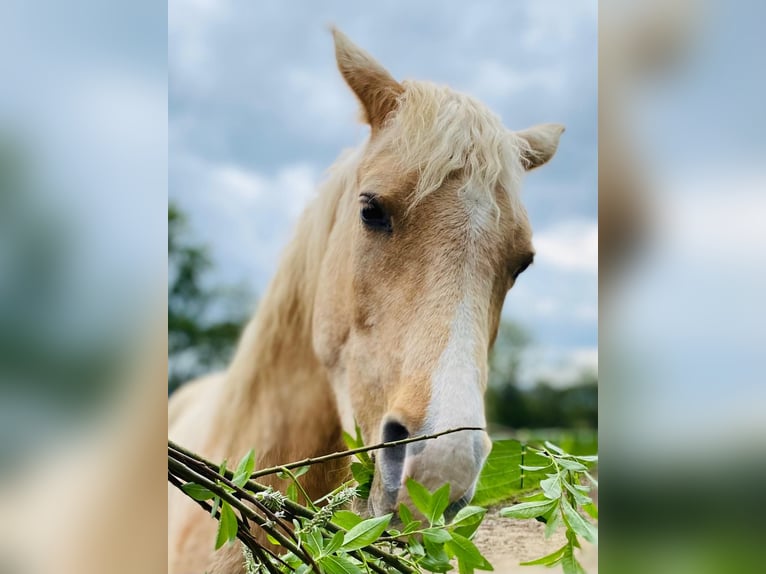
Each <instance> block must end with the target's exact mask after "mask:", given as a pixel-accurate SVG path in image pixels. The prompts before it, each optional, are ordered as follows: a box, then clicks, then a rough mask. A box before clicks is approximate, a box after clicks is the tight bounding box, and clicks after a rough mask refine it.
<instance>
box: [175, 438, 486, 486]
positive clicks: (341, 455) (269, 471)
mask: <svg viewBox="0 0 766 574" xmlns="http://www.w3.org/2000/svg"><path fill="white" fill-rule="evenodd" d="M483 430H486V429H484V428H482V427H459V428H454V429H449V430H445V431H442V432H438V433H435V434H429V435H421V436H416V437H410V438H405V439H402V440H394V441H389V442H381V443H378V444H374V445H370V446H362V447H359V448H353V449H351V450H344V451H340V452H334V453H332V454H326V455H324V456H317V457H313V458H304V459H303V460H299V461H296V462H290V463H287V464H283V465H281V466H273V467H271V468H264V469H262V470H258V471H256V472H254V473H253V474H251V475H250V478H260V477H261V476H266V475H269V474H276V473H278V472H282V471H284V470H289V469H293V468H298V467H301V466H308V465H311V464H319V463H322V462H327V461H328V460H335V459H338V458H345V457H347V456H353V455H355V454H360V453H363V452H369V451H371V450H380V449H382V448H391V447H393V446H400V445H403V444H409V443H411V442H420V441H423V440H432V439H435V438H438V437H440V436H444V435H447V434H452V433H456V432H461V431H483ZM170 444H172V443H170Z"/></svg>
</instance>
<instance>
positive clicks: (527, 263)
mask: <svg viewBox="0 0 766 574" xmlns="http://www.w3.org/2000/svg"><path fill="white" fill-rule="evenodd" d="M534 260H535V257H534V255H532V256H530V257H529V259H527V260H526V261H524V263H522V264H521V265H519V266H518V267H517V268H516V269H515V271H514V272H513V273H512V276H513V278H514V279H517V278H518V276H519V275H521V274H522V273H524V271H526V270H527V267H529V266H530V265H532V262H533V261H534Z"/></svg>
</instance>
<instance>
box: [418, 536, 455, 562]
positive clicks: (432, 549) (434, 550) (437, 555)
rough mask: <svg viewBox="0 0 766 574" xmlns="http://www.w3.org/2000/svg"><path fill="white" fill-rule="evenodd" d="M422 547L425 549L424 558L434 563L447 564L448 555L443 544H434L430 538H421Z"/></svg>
mask: <svg viewBox="0 0 766 574" xmlns="http://www.w3.org/2000/svg"><path fill="white" fill-rule="evenodd" d="M423 546H425V548H426V558H430V559H431V560H434V561H435V562H439V563H441V562H446V563H447V564H449V558H450V557H449V555H448V554H447V551H446V550H445V548H444V543H443V542H434V541H433V540H431V539H430V538H427V537H425V536H424V537H423Z"/></svg>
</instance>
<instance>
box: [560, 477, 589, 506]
mask: <svg viewBox="0 0 766 574" xmlns="http://www.w3.org/2000/svg"><path fill="white" fill-rule="evenodd" d="M564 487H565V488H566V489H567V490H568V491H569V492H571V493H572V496H574V499H575V502H576V503H577V504H579V505H580V506H584V505H586V504H590V503H591V502H592V501H591V498H590V496H588V495H586V494H583V492H582V491H581V490H580V489H578V488H577V486H576V485H572V484H570V483H569V482H567V481H566V480H564Z"/></svg>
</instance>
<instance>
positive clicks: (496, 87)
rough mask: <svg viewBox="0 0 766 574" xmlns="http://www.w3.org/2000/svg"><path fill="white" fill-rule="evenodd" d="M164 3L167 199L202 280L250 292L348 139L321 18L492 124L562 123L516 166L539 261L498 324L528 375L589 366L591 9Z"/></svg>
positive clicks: (593, 266) (350, 100)
mask: <svg viewBox="0 0 766 574" xmlns="http://www.w3.org/2000/svg"><path fill="white" fill-rule="evenodd" d="M445 7H446V6H445V4H444V3H443V2H437V1H425V2H407V3H404V2H386V3H377V4H366V5H362V4H361V3H350V2H322V3H312V2H300V3H299V2H279V3H277V2H271V3H253V2H247V1H243V0H215V1H213V0H171V1H170V2H169V12H168V30H169V33H168V74H169V86H168V90H169V91H168V121H169V125H168V142H169V154H168V184H169V197H170V198H171V199H172V200H174V201H176V202H177V203H178V204H179V205H180V206H181V208H182V209H183V210H185V211H186V212H187V214H188V216H189V220H190V225H191V229H192V233H193V234H194V236H195V238H197V239H199V240H200V241H202V242H203V243H205V244H207V245H208V246H209V247H210V249H211V255H212V257H213V259H214V261H215V263H216V268H215V272H214V273H215V277H214V278H215V280H216V282H221V283H227V284H239V285H242V284H244V285H247V286H248V287H249V288H250V289H251V290H252V291H253V292H254V293H255V294H256V295H257V294H260V293H263V291H264V289H265V287H266V284H267V282H268V280H269V278H270V277H271V276H272V274H273V273H274V271H275V269H276V266H277V263H278V261H279V256H280V253H281V250H282V248H283V247H284V246H285V244H286V243H287V241H288V240H289V238H290V236H291V233H292V230H293V227H294V225H295V223H296V220H297V218H298V217H299V215H300V213H301V211H302V210H303V208H304V206H305V205H306V203H307V202H308V201H309V200H310V199H311V198H312V197H313V195H314V193H315V189H316V187H317V184H318V183H319V182H320V181H321V180H322V178H323V174H324V172H325V170H326V169H327V168H328V167H329V166H330V165H331V164H332V163H333V161H334V160H335V159H336V158H337V156H338V155H339V154H340V152H341V151H342V150H343V149H346V148H350V147H355V146H357V145H359V144H361V143H362V142H363V141H364V140H365V138H366V137H367V134H368V129H367V128H366V127H365V126H363V125H361V124H359V123H358V122H357V104H356V101H355V99H354V97H353V95H352V94H351V92H350V91H349V90H348V88H347V87H346V85H345V84H344V83H343V80H342V79H341V77H340V75H339V74H338V72H337V69H336V67H335V60H334V55H333V46H332V39H331V36H330V34H329V31H328V26H329V25H330V24H335V25H337V26H338V27H339V28H340V29H342V30H343V31H344V32H345V33H346V34H347V35H348V36H350V38H351V39H352V40H353V41H354V42H356V43H357V44H359V45H360V46H361V47H363V48H364V49H366V50H367V51H368V52H370V53H371V54H372V55H373V56H374V57H375V58H376V59H377V60H378V61H379V62H381V63H382V64H383V65H384V66H385V67H386V68H387V69H388V70H389V71H390V72H391V73H392V74H393V75H394V77H396V78H397V79H400V80H403V79H424V80H430V81H434V82H437V83H442V84H447V85H449V86H451V87H453V88H455V89H457V90H459V91H462V92H465V93H468V94H470V95H472V96H474V97H476V98H478V99H479V100H481V101H483V102H484V103H485V104H487V105H488V106H489V107H490V108H491V109H492V110H493V111H495V112H496V113H498V114H499V115H500V117H501V118H502V119H503V121H504V122H505V124H506V126H508V127H509V128H512V129H523V128H526V127H529V126H530V125H533V124H535V123H541V122H557V123H563V124H565V125H566V127H567V130H566V132H565V134H564V136H563V137H562V141H561V145H560V147H559V151H558V153H557V155H556V157H555V158H554V159H553V160H552V161H551V162H550V163H549V164H548V165H546V166H544V167H543V168H541V169H539V170H537V171H535V172H533V173H531V174H529V175H528V176H527V178H526V180H525V183H524V186H523V198H524V203H525V205H526V207H527V210H528V212H529V216H530V220H531V223H532V227H533V230H534V244H535V247H536V250H537V257H536V260H535V264H534V265H533V266H532V267H531V268H530V269H529V270H528V271H527V272H525V273H524V275H523V276H522V278H521V280H520V281H519V282H517V284H516V286H515V287H514V288H513V290H512V291H511V292H510V294H509V296H508V298H507V299H506V304H505V307H504V310H503V313H504V316H505V317H507V318H509V319H511V320H514V321H516V322H518V323H520V324H521V325H523V326H524V327H525V328H526V329H527V330H528V331H529V333H530V334H531V336H532V339H533V341H534V348H533V350H532V351H531V352H530V354H529V356H528V360H527V362H526V367H525V374H524V376H523V377H524V382H526V383H532V382H534V380H536V379H537V378H539V377H541V376H546V377H547V378H550V379H553V381H554V382H564V381H568V380H571V379H572V378H573V377H574V376H575V375H576V374H577V372H579V371H580V370H581V369H583V368H593V367H595V366H596V364H597V350H596V347H597V341H598V334H597V308H598V307H597V302H598V291H597V272H598V228H597V6H596V2H595V1H593V0H558V1H553V0H535V1H534V2H523V3H522V2H515V3H510V2H503V1H498V2H492V1H484V2H472V3H451V4H449V9H445Z"/></svg>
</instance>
